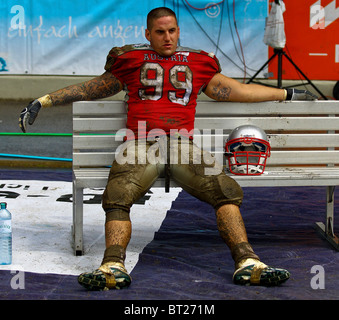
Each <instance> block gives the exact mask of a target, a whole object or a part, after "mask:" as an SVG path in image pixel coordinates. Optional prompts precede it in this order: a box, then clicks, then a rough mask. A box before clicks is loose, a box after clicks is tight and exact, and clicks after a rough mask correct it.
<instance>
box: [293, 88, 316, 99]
mask: <svg viewBox="0 0 339 320" xmlns="http://www.w3.org/2000/svg"><path fill="white" fill-rule="evenodd" d="M286 90H287V97H286V100H317V99H318V97H317V96H316V95H314V94H313V93H312V92H309V91H307V90H298V89H291V88H289V89H286Z"/></svg>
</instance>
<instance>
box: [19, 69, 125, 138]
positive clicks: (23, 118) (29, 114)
mask: <svg viewBox="0 0 339 320" xmlns="http://www.w3.org/2000/svg"><path fill="white" fill-rule="evenodd" d="M121 90H122V84H121V82H120V81H119V80H118V79H117V78H115V77H114V76H113V75H112V74H111V73H109V72H105V73H104V74H102V75H101V76H99V77H96V78H93V79H91V80H89V81H86V82H83V83H79V84H74V85H71V86H68V87H65V88H63V89H60V90H57V91H55V92H52V93H50V94H46V95H45V96H43V97H40V98H38V99H36V100H34V101H32V102H30V103H29V105H28V106H27V107H26V108H25V109H23V110H22V111H21V113H20V117H19V127H20V128H21V130H22V131H23V132H26V130H27V125H28V124H29V125H32V124H33V123H34V121H35V119H36V117H37V116H38V113H39V111H40V109H41V108H42V107H51V106H57V105H63V104H68V103H72V102H75V101H81V100H96V99H102V98H107V97H110V96H113V95H115V94H117V93H118V92H120V91H121Z"/></svg>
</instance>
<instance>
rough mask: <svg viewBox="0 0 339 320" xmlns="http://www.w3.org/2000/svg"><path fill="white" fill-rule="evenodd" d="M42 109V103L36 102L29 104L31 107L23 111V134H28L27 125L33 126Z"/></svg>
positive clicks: (21, 125) (21, 114)
mask: <svg viewBox="0 0 339 320" xmlns="http://www.w3.org/2000/svg"><path fill="white" fill-rule="evenodd" d="M40 109H41V103H40V102H39V100H34V101H31V102H30V103H29V105H28V106H27V107H26V108H25V109H24V110H22V111H21V113H20V117H19V127H20V128H21V130H22V132H24V133H26V128H27V123H28V124H29V125H32V124H33V123H34V121H35V119H36V117H37V116H38V113H39V111H40Z"/></svg>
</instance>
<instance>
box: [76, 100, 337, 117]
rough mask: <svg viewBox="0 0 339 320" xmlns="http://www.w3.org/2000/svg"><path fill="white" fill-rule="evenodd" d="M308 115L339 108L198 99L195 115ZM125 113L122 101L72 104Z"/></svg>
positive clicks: (85, 111)
mask: <svg viewBox="0 0 339 320" xmlns="http://www.w3.org/2000/svg"><path fill="white" fill-rule="evenodd" d="M305 112H307V114H310V115H311V114H338V107H337V105H336V104H334V103H333V101H330V100H327V101H326V100H318V101H312V103H310V102H309V101H293V102H292V101H284V102H279V101H267V102H257V103H244V102H217V101H199V102H198V104H197V108H196V115H197V116H200V115H220V114H222V115H225V114H227V115H244V114H253V115H258V114H266V115H268V116H272V115H281V114H284V115H292V114H298V113H305ZM117 113H126V105H125V103H124V102H123V101H79V102H75V103H73V115H74V116H81V115H86V116H91V115H109V114H111V115H115V114H117Z"/></svg>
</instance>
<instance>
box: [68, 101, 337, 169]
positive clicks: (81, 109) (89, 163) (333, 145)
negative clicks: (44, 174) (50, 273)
mask: <svg viewBox="0 0 339 320" xmlns="http://www.w3.org/2000/svg"><path fill="white" fill-rule="evenodd" d="M338 113H339V102H337V101H334V100H326V101H325V100H320V101H312V102H307V101H293V102H275V101H272V102H260V103H236V102H214V101H200V102H198V105H197V110H196V121H195V128H196V130H195V133H196V135H195V140H196V142H197V143H198V144H199V143H201V145H202V146H203V148H206V149H207V150H211V151H212V152H215V153H216V155H219V159H223V161H225V160H226V158H225V157H223V156H222V157H221V158H220V156H221V155H222V153H223V147H224V145H225V141H226V139H227V137H228V135H229V133H230V131H231V130H233V129H234V128H235V127H237V126H239V125H243V124H253V125H257V126H259V127H261V128H262V129H264V130H265V131H266V133H267V135H268V137H269V141H270V144H271V147H272V153H271V157H270V158H269V159H268V162H267V166H268V167H269V166H295V165H296V166H300V165H317V166H319V165H328V166H333V165H335V164H338V163H339V132H338V131H336V130H339V119H338V117H337V114H338ZM125 127H126V106H125V104H124V102H122V101H90V102H89V101H86V102H76V103H74V104H73V167H74V168H80V167H103V166H110V165H111V164H112V161H113V159H114V156H115V149H116V148H117V146H118V145H120V144H121V143H122V139H123V131H121V129H123V128H125ZM119 130H120V131H119ZM117 131H119V132H118V134H117V135H116V132H117Z"/></svg>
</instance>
